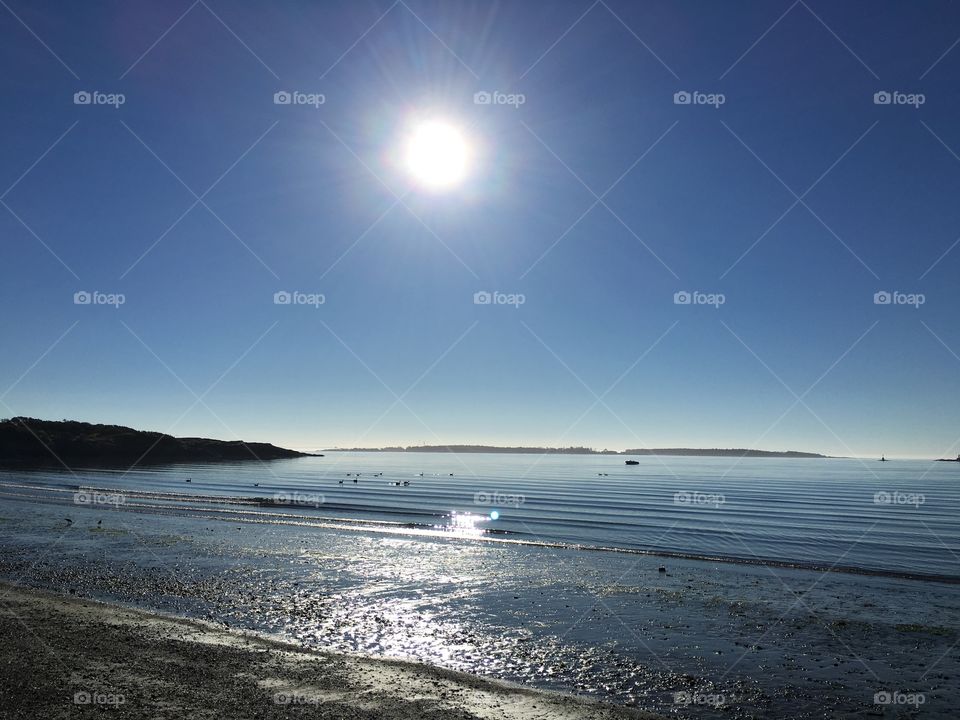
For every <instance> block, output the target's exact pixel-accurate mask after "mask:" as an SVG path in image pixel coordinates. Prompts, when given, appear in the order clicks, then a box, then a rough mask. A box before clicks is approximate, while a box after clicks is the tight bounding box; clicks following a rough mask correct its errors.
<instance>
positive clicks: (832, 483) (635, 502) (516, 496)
mask: <svg viewBox="0 0 960 720" xmlns="http://www.w3.org/2000/svg"><path fill="white" fill-rule="evenodd" d="M623 460H624V458H622V457H614V456H565V455H548V456H535V455H500V454H496V455H493V454H490V455H480V454H463V455H451V454H423V453H328V454H327V456H326V457H324V458H301V459H296V460H285V461H274V462H270V463H256V462H251V463H243V464H235V465H203V466H198V465H192V466H188V465H179V466H165V467H157V468H145V469H138V470H134V471H131V472H122V471H115V470H76V471H74V472H68V471H65V470H64V471H56V470H31V471H23V470H3V471H0V545H2V547H3V549H4V553H3V559H2V562H0V577H3V578H4V579H7V580H15V581H18V582H22V583H26V584H32V585H37V586H40V587H51V588H54V589H58V590H69V591H72V592H74V593H76V594H78V595H83V596H90V597H95V598H103V599H109V600H114V601H120V602H124V603H128V604H133V605H138V606H142V607H147V608H151V609H158V610H166V611H172V612H177V613H182V614H187V615H193V616H197V617H203V618H207V619H210V620H214V621H218V622H224V623H227V624H229V625H230V626H231V627H242V628H246V629H251V630H258V631H263V632H268V633H271V634H274V635H280V636H282V637H285V638H287V639H290V640H292V641H294V642H298V643H301V644H303V645H305V646H308V647H314V648H317V649H327V650H337V651H346V652H361V653H368V654H374V655H381V656H389V657H401V658H408V659H411V660H417V661H422V662H429V663H432V664H436V665H442V666H445V667H451V668H455V669H459V670H465V671H468V672H473V673H477V674H481V675H488V676H493V677H498V678H502V679H506V680H512V681H516V682H522V683H526V684H530V685H535V686H538V687H545V688H550V689H558V690H565V691H570V692H577V693H582V694H586V695H590V696H593V697H597V698H600V699H603V700H608V701H611V702H618V703H627V704H633V705H638V706H640V707H644V708H649V709H653V710H657V711H660V712H665V713H668V714H673V715H678V716H683V717H750V716H757V715H762V716H766V715H777V716H786V717H798V718H799V717H810V718H823V717H836V716H839V715H843V716H849V717H859V716H876V715H880V716H882V715H883V714H884V713H885V712H888V711H889V712H893V711H896V712H900V711H904V712H914V711H918V710H920V711H922V712H923V714H925V715H927V716H931V717H938V716H940V717H952V714H951V713H952V712H953V710H955V708H956V706H957V704H958V702H960V685H958V683H960V661H958V657H957V655H958V654H957V653H956V652H953V651H952V648H953V647H954V645H955V644H956V643H957V642H958V641H960V634H958V632H960V464H954V463H929V462H920V461H891V462H887V463H879V462H876V461H858V460H839V459H838V460H819V459H803V460H800V459H767V458H762V459H761V458H747V459H742V460H737V459H732V458H670V457H663V458H654V457H645V458H639V460H640V464H639V465H636V466H626V465H624V462H623ZM358 473H359V477H358V476H357V474H358ZM188 480H189V482H187V481H188ZM354 480H356V482H354ZM397 483H399V485H398V484H397ZM404 483H409V484H404ZM67 518H69V520H70V521H69V522H68V521H67ZM827 570H832V572H826V571H827ZM898 692H899V693H901V695H899V696H898V695H896V693H898ZM884 693H887V694H888V695H884ZM888 696H889V697H892V698H895V699H896V698H898V697H899V698H900V699H901V700H902V702H901V703H900V704H899V705H898V704H897V702H896V701H895V702H893V703H886V704H885V703H884V698H886V697H888ZM920 696H922V698H923V701H922V703H920V702H919V701H918V700H917V698H918V697H920ZM878 698H879V700H878ZM911 699H913V704H912V705H911V704H910V703H909V702H908V701H909V700H911ZM904 703H906V704H904Z"/></svg>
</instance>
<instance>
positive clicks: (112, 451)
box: [0, 417, 311, 465]
mask: <svg viewBox="0 0 960 720" xmlns="http://www.w3.org/2000/svg"><path fill="white" fill-rule="evenodd" d="M309 455H311V453H303V452H298V451H296V450H287V449H285V448H281V447H277V446H276V445H271V444H270V443H256V442H254V443H245V442H243V441H241V440H209V439H205V438H176V437H173V436H172V435H166V434H164V433H159V432H148V431H143V430H134V429H132V428H128V427H123V426H122V425H93V424H91V423H85V422H77V421H73V420H38V419H36V418H28V417H15V418H10V419H8V420H0V463H6V464H18V465H19V464H26V465H49V464H59V463H60V462H63V463H66V464H68V465H90V464H109V465H120V464H132V463H143V464H157V463H177V462H236V461H241V460H279V459H284V458H296V457H305V456H309Z"/></svg>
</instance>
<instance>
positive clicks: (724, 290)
mask: <svg viewBox="0 0 960 720" xmlns="http://www.w3.org/2000/svg"><path fill="white" fill-rule="evenodd" d="M0 5H2V7H0V58H2V64H3V69H4V72H3V73H2V75H0V83H2V96H3V103H2V104H0V129H2V136H3V138H4V140H3V142H2V143H0V170H2V176H0V198H2V202H3V204H2V206H0V239H2V245H0V248H2V250H0V252H2V262H0V301H2V307H3V311H2V313H0V338H2V348H3V352H2V353H0V380H2V382H0V400H2V404H0V415H2V416H11V415H30V416H37V417H43V418H53V419H58V418H71V419H82V420H89V421H94V422H111V423H119V424H127V425H131V426H135V427H139V428H144V429H154V430H162V431H167V432H170V433H172V434H176V435H202V436H212V437H222V438H228V439H233V438H237V437H241V438H243V439H248V440H264V441H271V442H275V443H278V444H283V445H287V446H292V447H300V448H321V447H332V446H336V445H339V446H354V445H362V446H379V445H387V444H391V445H392V444H418V443H430V444H434V443H491V444H526V445H551V446H552V445H587V446H593V447H598V448H603V447H609V448H617V449H622V448H630V447H658V446H708V447H714V446H720V447H732V446H737V447H758V448H766V449H797V450H812V451H820V452H825V453H830V454H840V455H852V454H860V455H865V456H872V455H878V454H880V453H881V452H883V453H886V454H887V455H903V456H941V455H948V454H954V455H955V454H956V453H957V452H958V449H957V446H958V444H960V405H958V403H957V397H958V396H960V357H958V356H960V323H958V317H957V315H958V313H957V310H958V308H960V284H958V282H957V277H958V274H960V245H958V246H956V247H954V245H955V243H957V240H958V238H960V202H957V198H958V197H960V122H957V121H958V119H960V93H958V91H957V86H956V78H957V76H958V73H960V45H957V40H958V37H960V9H958V8H957V7H956V4H955V3H949V2H942V3H938V2H919V3H887V2H844V3H833V2H824V1H822V0H807V1H806V2H803V1H801V2H796V3H793V4H791V3H790V2H789V1H784V2H768V1H764V2H729V3H727V2H725V3H717V2H616V1H614V0H602V1H600V2H595V3H593V4H591V3H590V1H589V0H578V1H577V2H549V3H548V2H500V3H494V2H476V3H467V2H451V1H449V0H445V1H443V2H421V1H419V0H402V1H398V2H396V3H391V2H390V1H389V0H385V1H383V2H358V1H354V0H351V1H349V2H337V3H333V2H330V3H319V2H309V3H308V2H282V3H269V4H265V3H253V2H229V3H228V2H224V1H223V0H202V1H200V2H195V3H192V4H191V0H177V1H169V2H149V3H144V2H105V3H74V2H59V3H56V2H24V1H23V0H3V2H2V3H0ZM82 92H87V93H91V95H90V96H89V97H90V99H91V102H89V103H83V100H84V99H85V96H83V95H81V96H77V100H76V101H75V93H82ZM278 92H288V93H294V92H297V93H302V95H299V96H296V97H295V99H294V101H293V102H291V103H289V104H283V103H280V104H278V103H276V102H275V101H274V94H275V93H278ZM478 92H489V93H502V95H499V96H496V99H497V100H498V101H497V102H491V103H489V104H483V103H479V104H478V103H476V102H475V93H478ZM684 92H686V93H691V95H689V96H684V95H679V96H677V95H676V94H677V93H684ZM883 92H887V93H891V94H890V95H888V96H883V95H881V96H877V98H878V100H879V102H877V101H876V100H875V94H876V93H883ZM94 93H99V95H97V94H94ZM695 93H696V94H695ZM894 93H900V94H894ZM117 94H121V95H122V98H118V97H115V96H116V95H117ZM311 94H312V96H311ZM510 95H513V96H514V97H512V98H511V97H510ZM112 96H113V97H112ZM321 96H322V97H321ZM520 96H522V97H520ZM281 97H282V96H281ZM687 97H690V98H691V102H689V103H684V102H683V100H684V99H686V98H687ZM887 98H889V99H890V100H891V101H890V102H889V103H885V102H883V101H884V100H885V99H887ZM121 99H122V104H119V102H120V100H121ZM321 99H322V101H323V102H322V103H321V102H320V100H321ZM521 100H522V103H521ZM511 101H512V102H511ZM678 101H679V102H678ZM298 103H299V104H298ZM436 120H442V121H443V122H445V123H447V125H448V127H451V128H453V129H454V130H455V131H456V132H457V133H459V135H460V136H461V137H462V138H464V139H465V140H464V142H465V144H466V146H467V150H468V157H467V159H466V162H465V167H464V173H465V176H464V177H463V179H462V182H460V183H456V184H453V185H452V186H450V187H446V188H443V189H437V188H433V187H429V186H428V185H425V184H424V183H423V182H421V181H420V180H419V179H418V178H417V177H416V176H414V175H413V174H411V172H410V167H409V163H408V159H407V158H406V157H405V152H406V145H405V143H406V138H407V135H408V134H409V133H410V132H412V131H415V130H416V128H417V127H419V126H420V125H421V124H422V123H423V122H425V121H436ZM446 153H447V149H444V148H440V154H441V155H442V156H444V157H441V158H440V161H441V162H443V161H444V160H445V154H446ZM84 291H85V292H90V293H93V292H94V291H97V292H99V293H103V295H100V296H96V297H95V298H94V301H93V302H91V303H89V304H82V303H81V304H76V303H75V300H74V294H75V293H78V292H84ZM283 291H286V292H294V291H297V292H300V293H304V294H305V295H303V296H298V297H299V299H300V300H301V301H303V300H307V301H309V300H310V298H309V294H314V295H322V297H323V300H324V302H323V303H322V304H320V303H319V302H315V303H314V304H312V305H311V304H295V303H290V304H276V303H275V302H274V294H275V293H277V292H283ZM483 291H486V292H491V293H492V292H494V291H497V292H499V293H503V294H504V295H500V296H496V298H497V299H499V300H502V301H508V300H521V299H522V300H523V303H522V304H518V303H516V302H515V303H514V304H512V305H511V304H502V303H496V302H492V303H490V304H476V303H475V301H474V294H475V293H478V292H483ZM883 291H887V292H891V293H893V292H894V291H898V292H900V293H902V295H899V296H893V301H892V302H891V303H889V304H876V303H875V300H874V296H875V293H878V292H883ZM682 292H688V293H694V292H698V293H701V294H700V295H691V297H692V298H693V302H691V303H689V304H677V303H676V302H675V293H682ZM111 294H114V295H115V294H122V296H123V298H122V299H123V304H122V305H120V306H119V307H117V306H112V305H110V304H97V303H98V302H110V300H111V298H110V297H109V296H110V295H111ZM511 294H512V295H521V296H522V297H521V298H516V297H514V298H510V297H509V296H510V295H511ZM917 294H921V295H922V297H920V298H917V297H912V298H911V297H910V296H911V295H917ZM711 296H712V297H711ZM680 297H681V298H683V297H685V296H680ZM82 298H83V296H81V299H82ZM115 299H116V298H115ZM313 299H314V300H318V298H316V297H314V298H313ZM711 300H712V301H714V304H712V305H711V304H698V303H697V301H701V303H709V302H710V301H711ZM720 300H722V301H723V303H722V304H719V301H720ZM921 300H922V301H923V302H922V305H921V304H919V302H920V301H921ZM911 302H912V304H910V303H911Z"/></svg>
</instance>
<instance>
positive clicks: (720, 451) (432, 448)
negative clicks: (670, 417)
mask: <svg viewBox="0 0 960 720" xmlns="http://www.w3.org/2000/svg"><path fill="white" fill-rule="evenodd" d="M328 451H329V452H427V453H437V452H450V453H517V454H521V453H528V454H531V455H547V454H549V455H679V456H693V457H777V458H828V457H830V456H829V455H821V454H819V453H809V452H797V451H795V450H783V451H780V450H745V449H742V448H729V449H727V448H712V449H707V448H639V449H635V450H624V451H623V452H620V451H618V450H595V449H593V448H587V447H566V448H547V447H500V446H496V445H411V446H408V447H400V446H396V447H383V448H329V449H328Z"/></svg>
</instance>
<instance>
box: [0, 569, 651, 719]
mask: <svg viewBox="0 0 960 720" xmlns="http://www.w3.org/2000/svg"><path fill="white" fill-rule="evenodd" d="M0 628H2V630H0V635H2V637H3V638H4V642H3V644H2V650H0V653H2V662H0V695H2V697H3V699H4V712H3V715H4V716H5V717H46V718H73V717H87V716H88V715H89V714H92V713H99V712H102V711H105V710H106V711H109V712H110V715H111V716H112V717H131V718H140V717H151V718H183V717H190V718H195V719H197V720H200V719H202V718H231V719H233V718H280V717H289V716H290V715H291V714H293V715H296V716H303V717H317V718H434V719H437V720H439V719H441V718H443V719H446V718H458V719H466V718H483V719H489V720H494V719H495V718H517V719H522V720H535V719H537V718H544V719H546V718H551V719H558V718H559V719H564V720H586V719H588V718H589V719H596V720H600V719H609V720H613V719H614V718H655V717H656V716H655V715H652V714H649V713H644V712H639V711H636V710H631V709H627V708H616V707H613V706H608V705H603V704H600V703H596V702H591V701H587V700H583V699H579V698H575V697H572V696H568V695H563V694H560V693H548V692H540V691H535V690H528V689H523V688H518V687H514V686H511V685H508V684H506V683H500V682H494V681H490V680H485V679H481V678H477V677H474V676H472V675H467V674H464V673H458V672H453V671H450V670H443V669H439V668H434V667H429V666H426V665H419V664H415V663H408V662H402V661H391V660H375V659H370V658H364V657H358V656H350V655H342V654H332V653H318V652H309V651H305V650H303V649H301V648H297V647H295V646H293V645H287V644H284V643H281V642H277V641H274V640H271V639H269V638H267V637H264V636H260V635H256V634H251V633H240V632H236V631H232V630H228V629H224V628H223V626H222V625H220V626H215V625H213V624H210V623H203V622H198V621H194V620H187V619H183V618H178V617H173V616H165V615H158V614H152V613H147V612H143V611H139V610H133V609H128V608H123V607H119V606H115V605H109V604H105V603H100V602H94V601H89V600H81V599H76V598H71V597H66V596H60V595H55V594H51V593H46V592H40V591H37V590H32V589H26V588H22V587H18V586H15V585H9V584H2V585H0Z"/></svg>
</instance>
